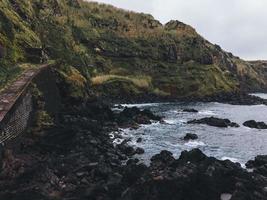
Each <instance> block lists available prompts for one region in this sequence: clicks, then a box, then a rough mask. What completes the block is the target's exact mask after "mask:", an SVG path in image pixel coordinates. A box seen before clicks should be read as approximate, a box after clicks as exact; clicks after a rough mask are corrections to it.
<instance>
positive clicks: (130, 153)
mask: <svg viewBox="0 0 267 200" xmlns="http://www.w3.org/2000/svg"><path fill="white" fill-rule="evenodd" d="M117 147H118V149H119V150H120V151H121V152H122V153H124V154H125V155H127V156H133V155H134V154H135V150H134V148H133V147H132V146H129V145H127V144H119V145H117Z"/></svg>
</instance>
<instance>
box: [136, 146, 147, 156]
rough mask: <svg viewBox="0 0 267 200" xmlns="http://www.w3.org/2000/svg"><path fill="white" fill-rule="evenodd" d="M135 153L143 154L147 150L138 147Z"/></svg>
mask: <svg viewBox="0 0 267 200" xmlns="http://www.w3.org/2000/svg"><path fill="white" fill-rule="evenodd" d="M135 153H136V154H139V155H141V154H144V153H145V150H144V149H143V148H140V147H138V148H136V150H135Z"/></svg>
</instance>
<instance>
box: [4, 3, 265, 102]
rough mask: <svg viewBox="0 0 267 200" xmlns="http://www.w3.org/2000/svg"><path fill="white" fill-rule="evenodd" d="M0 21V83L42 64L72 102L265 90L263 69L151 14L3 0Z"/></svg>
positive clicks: (107, 7)
mask: <svg viewBox="0 0 267 200" xmlns="http://www.w3.org/2000/svg"><path fill="white" fill-rule="evenodd" d="M0 19H1V20H0V65H1V71H0V75H1V77H2V78H1V79H2V80H6V79H8V78H9V77H10V74H14V71H16V72H17V71H19V70H20V68H19V67H16V64H18V63H25V62H27V63H28V62H29V63H32V62H35V63H36V62H40V61H44V60H46V59H47V58H49V59H51V60H57V63H58V65H57V71H58V72H59V75H61V77H62V79H63V80H65V81H67V82H68V84H69V87H68V90H71V91H70V93H71V94H72V96H78V97H85V96H87V95H86V92H85V91H86V90H87V89H88V88H89V89H90V91H93V92H94V94H95V95H97V96H102V97H108V98H110V97H112V98H114V99H122V98H126V99H127V98H129V99H130V98H133V97H136V96H140V97H142V96H146V95H151V96H160V97H171V98H180V97H189V96H190V97H202V96H209V95H215V94H218V93H221V92H234V91H240V90H242V91H243V90H245V91H248V90H249V91H256V90H257V91H258V90H263V89H266V88H267V79H266V67H265V68H264V67H263V66H262V65H260V64H258V63H256V62H246V61H244V60H242V59H240V58H238V57H235V56H233V55H232V54H231V53H228V52H225V51H223V50H222V49H221V48H220V47H219V46H218V45H213V44H211V43H210V42H208V41H207V40H205V39H204V38H203V37H201V36H200V35H199V34H198V33H197V32H196V30H195V29H194V28H192V27H190V26H189V25H186V24H184V23H182V22H179V21H170V22H168V23H167V24H165V25H162V24H161V23H160V22H159V21H157V20H155V19H154V18H153V17H152V16H151V15H147V14H143V13H135V12H130V11H125V10H122V9H118V8H115V7H113V6H110V5H105V4H98V3H94V2H84V1H82V0H28V1H20V0H2V1H1V2H0ZM75 68H76V69H75ZM263 71H264V72H265V74H264V73H263Z"/></svg>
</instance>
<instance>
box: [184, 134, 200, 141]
mask: <svg viewBox="0 0 267 200" xmlns="http://www.w3.org/2000/svg"><path fill="white" fill-rule="evenodd" d="M196 139H198V136H197V134H193V133H187V134H186V135H185V136H184V140H196Z"/></svg>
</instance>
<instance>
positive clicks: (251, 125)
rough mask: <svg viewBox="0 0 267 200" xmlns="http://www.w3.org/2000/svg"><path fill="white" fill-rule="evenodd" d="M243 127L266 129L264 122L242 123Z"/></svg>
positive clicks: (266, 125)
mask: <svg viewBox="0 0 267 200" xmlns="http://www.w3.org/2000/svg"><path fill="white" fill-rule="evenodd" d="M243 125H244V126H246V127H249V128H256V129H267V124H265V123H264V122H256V121H255V120H249V121H246V122H244V123H243Z"/></svg>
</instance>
